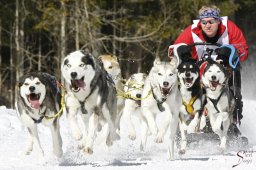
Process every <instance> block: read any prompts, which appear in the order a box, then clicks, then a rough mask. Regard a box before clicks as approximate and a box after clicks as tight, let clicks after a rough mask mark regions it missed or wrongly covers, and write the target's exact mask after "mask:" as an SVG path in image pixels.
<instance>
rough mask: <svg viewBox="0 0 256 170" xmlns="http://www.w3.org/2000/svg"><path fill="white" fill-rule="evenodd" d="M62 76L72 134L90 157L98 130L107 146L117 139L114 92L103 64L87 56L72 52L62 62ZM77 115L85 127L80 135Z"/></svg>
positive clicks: (79, 52)
mask: <svg viewBox="0 0 256 170" xmlns="http://www.w3.org/2000/svg"><path fill="white" fill-rule="evenodd" d="M61 73H62V76H63V77H64V79H65V82H66V84H67V91H68V92H67V95H66V98H65V101H66V111H67V119H68V123H69V126H70V130H71V134H72V136H73V137H74V138H75V139H76V140H78V141H80V142H79V143H80V144H79V145H80V147H81V148H83V151H84V152H85V153H88V154H92V153H93V144H94V140H95V134H96V131H97V130H101V132H102V133H103V134H104V135H103V136H104V141H105V142H106V144H107V145H108V146H109V145H111V144H112V142H113V141H114V140H117V139H119V135H118V134H117V133H116V130H117V129H119V121H120V115H118V113H117V105H116V104H117V99H116V90H115V87H114V85H113V83H112V82H111V81H112V80H110V78H109V76H108V75H107V74H108V73H107V72H106V71H105V69H104V68H103V65H102V63H100V61H99V60H98V59H97V58H95V57H94V56H93V55H92V54H90V53H83V52H82V51H74V52H72V53H70V54H68V55H67V56H66V57H65V58H64V60H63V62H62V65H61ZM78 113H79V114H80V115H81V117H82V119H83V122H84V126H85V129H83V131H82V133H81V131H80V129H79V126H78V122H77V114H78ZM83 134H84V135H83Z"/></svg>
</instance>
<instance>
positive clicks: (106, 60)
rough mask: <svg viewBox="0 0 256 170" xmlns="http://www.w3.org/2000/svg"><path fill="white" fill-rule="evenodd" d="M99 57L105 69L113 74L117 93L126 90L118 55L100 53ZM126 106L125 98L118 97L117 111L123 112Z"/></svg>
mask: <svg viewBox="0 0 256 170" xmlns="http://www.w3.org/2000/svg"><path fill="white" fill-rule="evenodd" d="M99 59H100V60H101V62H102V63H103V66H104V68H105V70H106V71H107V72H108V74H109V75H110V76H111V78H112V80H113V82H114V84H115V87H116V90H117V94H119V93H122V92H123V91H124V83H123V78H122V75H121V69H120V65H119V63H118V60H117V57H116V56H114V55H100V56H99ZM123 108H124V98H122V97H118V98H117V112H118V113H120V114H121V112H122V111H123Z"/></svg>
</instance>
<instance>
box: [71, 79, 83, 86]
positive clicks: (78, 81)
mask: <svg viewBox="0 0 256 170" xmlns="http://www.w3.org/2000/svg"><path fill="white" fill-rule="evenodd" d="M73 84H74V85H75V86H77V87H84V86H85V83H84V81H81V80H73Z"/></svg>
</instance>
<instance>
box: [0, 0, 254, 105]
mask: <svg viewBox="0 0 256 170" xmlns="http://www.w3.org/2000/svg"><path fill="white" fill-rule="evenodd" d="M207 4H215V5H217V6H218V7H219V8H220V9H221V15H222V16H229V19H231V20H232V21H234V22H235V23H236V24H237V25H238V26H239V28H241V30H242V31H243V33H244V35H245V38H246V40H247V43H248V46H249V58H248V60H247V61H246V62H244V63H243V64H242V69H243V70H242V74H243V75H242V81H243V82H246V83H243V87H242V88H243V89H246V90H244V94H245V96H246V98H255V96H253V94H256V87H255V85H254V86H253V85H252V84H253V83H254V82H253V79H254V80H255V78H256V76H255V72H256V67H255V66H256V62H255V61H256V60H255V56H254V55H255V54H256V42H255V41H256V32H255V28H256V22H255V21H256V10H255V9H256V1H255V0H1V1H0V105H6V106H7V107H10V108H13V106H14V101H15V96H16V95H17V94H16V93H17V90H16V88H17V80H18V79H19V77H20V76H22V75H23V74H25V73H27V72H31V71H44V72H48V73H50V74H53V75H55V76H56V77H57V79H58V80H61V73H60V64H61V61H62V59H63V58H64V57H65V56H66V55H67V54H68V53H70V52H71V51H74V50H79V49H80V50H86V51H90V52H91V53H92V54H93V55H94V56H96V57H97V56H99V55H101V54H113V55H116V56H117V57H118V60H119V63H120V65H121V69H122V75H123V77H124V78H128V77H129V76H130V75H131V74H133V73H136V72H145V73H148V71H149V69H150V68H151V66H152V63H153V60H154V58H155V57H156V56H159V57H161V58H165V57H166V58H167V57H168V55H167V53H168V47H169V45H171V44H172V43H173V41H174V40H175V39H176V38H177V36H178V35H179V33H180V32H181V31H182V30H183V29H184V28H186V27H187V26H188V25H190V24H191V23H192V20H193V19H196V18H197V17H198V10H199V9H200V8H201V6H202V5H207ZM248 89H249V90H248Z"/></svg>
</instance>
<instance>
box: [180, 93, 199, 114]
mask: <svg viewBox="0 0 256 170" xmlns="http://www.w3.org/2000/svg"><path fill="white" fill-rule="evenodd" d="M196 99H197V96H194V97H193V98H192V99H190V101H189V103H186V102H185V101H184V100H183V101H182V104H183V105H184V106H185V109H186V111H187V112H188V113H189V114H190V115H194V107H193V104H194V102H195V101H196Z"/></svg>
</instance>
